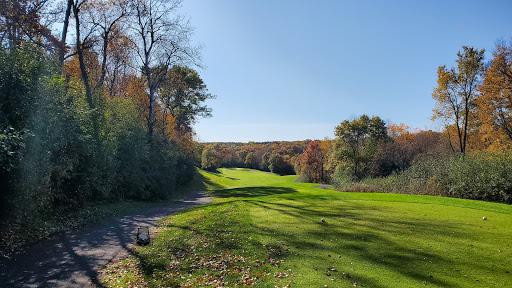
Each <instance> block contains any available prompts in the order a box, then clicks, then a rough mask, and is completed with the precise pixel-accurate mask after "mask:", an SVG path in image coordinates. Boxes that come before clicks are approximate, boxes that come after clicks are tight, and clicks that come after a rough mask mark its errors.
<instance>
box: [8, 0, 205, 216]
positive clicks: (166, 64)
mask: <svg viewBox="0 0 512 288" xmlns="http://www.w3.org/2000/svg"><path fill="white" fill-rule="evenodd" d="M180 3H181V1H179V0H173V1H163V0H133V1H132V0H128V1H103V0H98V1H96V0H94V1H93V0H82V1H78V0H67V1H46V0H21V1H19V0H6V1H1V2H0V5H1V6H0V27H1V31H0V43H1V47H0V130H1V132H0V145H1V151H0V157H1V158H0V191H1V195H0V211H1V212H0V213H1V215H0V216H1V219H2V220H9V221H10V222H11V223H18V224H22V225H36V224H37V223H38V222H42V221H45V220H47V219H50V218H52V217H54V216H56V215H60V214H63V213H64V212H66V211H71V210H74V209H77V208H81V207H85V206H87V205H88V204H89V203H94V202H98V201H99V202H101V201H118V200H120V199H138V200H149V199H165V198H167V197H169V196H172V195H173V191H175V188H176V187H177V186H179V185H181V184H183V183H186V182H187V181H189V180H190V179H191V177H192V175H193V173H194V169H195V165H196V160H195V159H199V157H200V151H199V150H198V149H199V145H198V143H197V142H195V141H194V137H195V134H194V130H193V128H192V125H193V124H194V123H195V121H196V120H197V119H198V118H200V117H209V116H211V109H210V108H208V107H206V105H205V104H204V101H205V100H206V99H211V98H214V96H213V95H211V94H210V93H209V92H208V90H207V88H206V84H205V83H204V82H203V80H202V79H201V78H200V76H199V74H198V72H197V71H195V70H194V69H193V68H192V67H201V57H200V56H201V54H200V52H201V47H195V46H193V45H192V44H191V36H192V33H193V30H194V29H193V27H192V26H191V24H190V23H189V21H188V20H187V19H186V18H185V17H184V16H183V15H181V14H180V11H179V8H180ZM57 35H59V36H57Z"/></svg>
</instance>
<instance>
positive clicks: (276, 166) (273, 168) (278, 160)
mask: <svg viewBox="0 0 512 288" xmlns="http://www.w3.org/2000/svg"><path fill="white" fill-rule="evenodd" d="M268 163H269V164H268V168H269V170H270V172H272V173H276V174H280V175H287V174H293V173H294V171H293V167H292V165H291V164H290V163H288V162H286V160H285V159H284V158H283V156H281V155H279V154H272V156H270V158H269V159H268Z"/></svg>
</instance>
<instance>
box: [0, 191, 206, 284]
mask: <svg viewBox="0 0 512 288" xmlns="http://www.w3.org/2000/svg"><path fill="white" fill-rule="evenodd" d="M210 202H211V200H210V198H209V197H207V196H206V194H205V193H204V192H200V191H195V192H190V193H189V194H187V195H186V196H185V197H184V199H183V200H181V201H178V203H176V204H174V205H172V206H165V207H153V208H148V209H144V210H141V211H137V212H136V213H134V214H132V215H126V216H123V217H119V218H116V219H113V220H110V221H106V222H102V223H98V224H96V225H91V226H89V227H86V228H84V229H82V230H78V231H74V232H70V233H61V234H57V235H55V236H53V237H52V238H50V239H47V240H44V241H41V242H39V243H37V244H34V245H32V246H29V247H27V248H26V249H25V250H24V251H23V252H21V253H19V254H17V255H14V256H13V257H12V258H11V259H3V260H0V287H101V285H100V283H99V281H98V279H97V277H98V270H99V269H100V268H101V267H103V266H104V265H106V264H108V263H109V262H110V261H112V259H114V258H116V257H117V256H118V255H121V254H123V253H126V251H127V245H128V244H134V243H135V237H136V231H137V227H141V226H149V227H154V226H156V225H157V223H158V220H160V219H162V218H163V217H165V216H168V215H171V214H173V213H176V212H178V211H179V210H181V209H184V208H187V207H191V206H195V205H202V204H208V203H210Z"/></svg>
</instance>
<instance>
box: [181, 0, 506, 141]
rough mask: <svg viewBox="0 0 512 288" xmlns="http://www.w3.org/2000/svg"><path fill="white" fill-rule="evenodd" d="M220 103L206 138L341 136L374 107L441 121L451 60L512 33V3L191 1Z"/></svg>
mask: <svg viewBox="0 0 512 288" xmlns="http://www.w3.org/2000/svg"><path fill="white" fill-rule="evenodd" d="M181 11H182V12H183V13H184V14H186V15H188V16H189V17H190V19H191V23H192V25H193V26H195V27H196V30H195V35H194V41H196V42H197V43H201V44H203V45H204V49H203V52H202V54H203V63H204V65H205V66H206V67H205V68H204V69H200V70H199V72H200V75H201V77H202V79H203V80H204V81H205V83H206V84H207V86H208V88H209V91H210V92H211V93H212V94H215V95H217V99H214V100H211V101H208V102H207V104H208V106H210V107H211V108H212V109H213V117H212V118H208V119H201V120H200V121H199V122H198V123H197V124H196V125H195V129H196V131H197V134H198V137H199V140H200V141H204V142H212V141H236V142H247V141H272V140H304V139H322V138H323V137H330V138H332V137H333V136H334V135H333V130H334V127H335V126H336V125H338V124H339V123H340V122H341V121H343V120H345V119H351V118H354V117H356V116H360V115H362V114H368V115H370V116H371V115H376V116H379V117H381V118H382V119H384V120H385V121H386V122H387V123H390V122H396V123H404V124H407V125H409V126H412V127H417V128H423V129H425V128H426V129H438V128H439V127H438V125H437V124H435V123H433V122H432V121H431V120H430V117H431V115H432V108H433V107H434V101H433V100H432V96H431V93H432V89H433V88H434V86H435V85H436V71H437V67H438V66H440V65H447V66H449V67H451V66H454V65H455V59H456V57H457V56H456V55H457V51H459V50H461V47H462V45H467V46H474V47H475V48H479V49H481V48H485V49H486V60H489V59H490V57H491V55H492V50H493V49H494V45H495V42H496V40H498V39H499V38H502V39H505V40H511V39H512V18H511V17H510V11H512V1H510V0H508V1H448V0H446V1H419V0H418V1H414V0H409V1H392V0H391V1H334V0H333V1H327V0H317V1H298V0H287V1H285V0H273V1H270V0H266V1H263V0H259V1H256V0H254V1H240V0H215V1H209V0H184V2H183V8H182V10H181Z"/></svg>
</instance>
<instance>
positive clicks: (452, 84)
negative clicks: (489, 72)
mask: <svg viewBox="0 0 512 288" xmlns="http://www.w3.org/2000/svg"><path fill="white" fill-rule="evenodd" d="M462 48H463V50H464V51H463V52H462V53H461V52H460V51H459V52H457V57H458V59H457V69H455V68H453V67H452V68H451V69H450V70H448V69H446V66H444V65H443V66H439V68H438V69H437V77H438V79H437V87H436V88H435V89H434V92H433V93H432V98H434V100H435V101H436V108H435V109H433V113H434V115H433V116H432V120H436V119H441V120H443V122H444V123H445V125H446V126H447V127H448V126H451V125H454V126H455V128H456V131H457V139H458V144H459V148H458V150H459V152H460V153H461V154H462V155H465V153H466V143H467V137H468V132H469V129H470V127H469V125H471V124H473V123H472V120H473V119H472V118H473V117H474V116H473V113H474V108H475V99H476V97H477V96H478V90H477V88H478V85H479V84H480V82H481V79H480V75H481V72H482V71H483V60H484V49H482V50H480V51H479V50H478V49H474V48H473V47H467V46H462ZM450 144H451V143H450Z"/></svg>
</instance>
